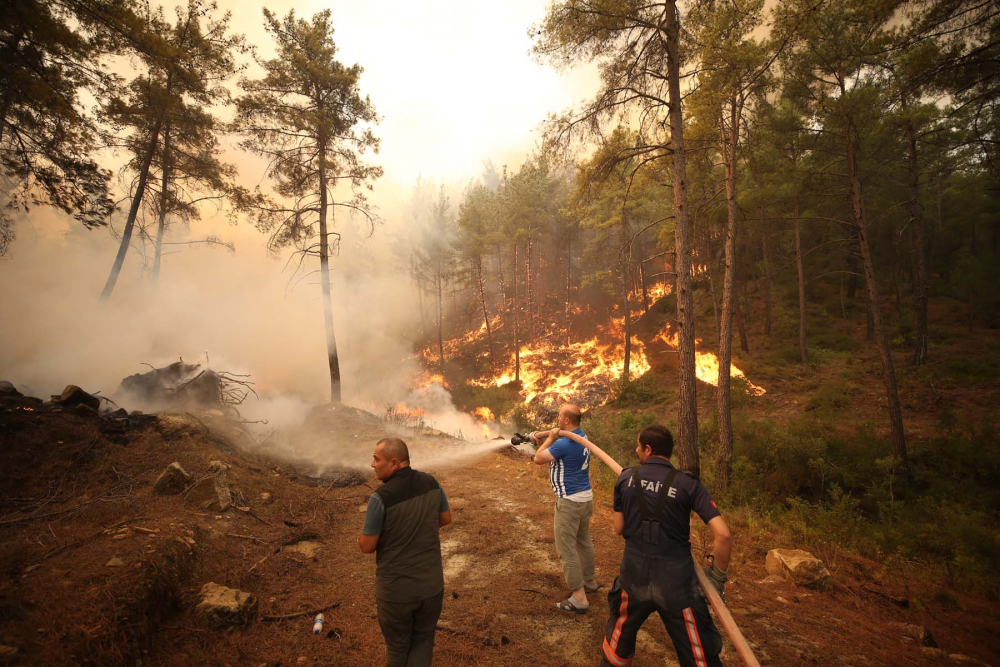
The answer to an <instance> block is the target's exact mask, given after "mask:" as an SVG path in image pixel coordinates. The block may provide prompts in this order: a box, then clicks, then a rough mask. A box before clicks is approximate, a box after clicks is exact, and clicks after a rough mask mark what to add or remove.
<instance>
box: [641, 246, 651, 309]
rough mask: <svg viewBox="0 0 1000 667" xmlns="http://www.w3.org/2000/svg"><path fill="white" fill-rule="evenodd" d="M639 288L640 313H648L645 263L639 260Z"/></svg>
mask: <svg viewBox="0 0 1000 667" xmlns="http://www.w3.org/2000/svg"><path fill="white" fill-rule="evenodd" d="M639 286H640V287H641V288H642V312H643V313H648V312H649V293H648V292H647V291H646V267H645V263H644V262H643V261H642V260H641V259H640V260H639Z"/></svg>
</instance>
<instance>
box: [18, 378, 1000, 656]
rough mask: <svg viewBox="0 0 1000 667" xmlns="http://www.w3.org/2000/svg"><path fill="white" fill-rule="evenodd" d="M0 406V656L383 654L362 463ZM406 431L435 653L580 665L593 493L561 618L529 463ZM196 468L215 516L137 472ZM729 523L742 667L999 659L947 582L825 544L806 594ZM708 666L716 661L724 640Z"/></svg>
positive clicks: (221, 429) (199, 419)
mask: <svg viewBox="0 0 1000 667" xmlns="http://www.w3.org/2000/svg"><path fill="white" fill-rule="evenodd" d="M0 407H2V409H0V482H2V486H0V511H2V516H0V563H2V564H3V565H2V570H0V645H3V646H6V647H11V648H14V649H16V650H17V654H16V655H15V656H14V657H12V658H10V659H9V661H8V664H15V665H63V664H93V665H114V664H121V665H125V664H127V665H143V666H144V667H145V666H157V667H159V666H163V667H166V666H177V667H180V666H182V665H233V666H236V665H253V666H256V665H267V666H269V667H273V666H275V665H285V666H286V667H287V666H290V665H302V664H305V665H313V664H334V665H376V664H380V663H381V662H382V660H383V659H384V655H385V653H384V646H383V643H382V638H381V635H380V633H379V628H378V623H377V621H376V618H375V600H374V594H373V590H374V573H375V563H374V557H373V556H366V555H363V554H361V553H360V552H359V550H358V546H357V535H358V534H359V529H360V526H361V524H362V522H363V514H362V513H363V511H364V508H365V504H366V502H367V499H368V496H369V494H370V493H371V490H372V489H373V488H375V487H376V485H377V484H378V482H377V481H376V480H375V479H374V477H373V476H372V475H371V474H367V475H366V482H365V483H364V484H361V485H356V486H345V487H339V486H335V485H334V484H332V483H331V484H326V483H324V482H323V481H322V480H320V481H319V482H317V480H315V479H311V478H308V477H306V476H304V475H303V474H301V473H300V472H298V471H296V470H295V468H294V467H293V466H289V465H288V464H281V463H277V462H275V461H273V460H269V459H268V458H265V457H264V456H262V455H261V454H260V453H259V452H256V453H254V452H252V451H250V450H249V448H248V447H247V446H246V445H247V441H246V439H245V438H242V437H241V436H240V429H238V428H237V427H236V426H235V425H233V424H227V423H225V422H223V421H219V420H215V421H212V420H210V419H208V418H205V417H204V416H203V415H195V414H162V415H159V416H156V417H148V418H144V419H131V420H124V421H121V420H118V421H115V420H108V419H100V418H97V417H96V416H85V415H81V414H78V413H77V412H74V411H57V410H55V409H53V408H51V407H49V406H47V405H45V404H41V403H40V402H38V401H32V400H30V399H26V398H19V397H17V398H14V397H9V398H5V399H3V402H2V404H0ZM328 424H330V425H332V426H331V427H332V428H335V429H336V430H338V431H339V432H340V433H341V435H345V434H347V435H350V436H351V439H352V440H355V439H356V440H355V442H357V443H358V444H357V445H355V447H356V448H360V449H362V450H366V451H364V452H362V453H363V455H364V457H365V458H367V456H368V452H367V448H368V447H371V446H372V445H373V443H374V441H375V439H374V437H373V436H375V435H376V433H377V432H378V431H379V427H378V425H377V423H376V422H374V421H373V420H372V419H369V418H368V416H365V415H364V413H359V412H357V411H351V410H344V411H342V412H338V413H337V414H336V415H335V416H331V417H330V420H329V421H328ZM388 430H390V428H389V427H386V429H385V431H383V432H386V431H388ZM397 431H398V429H397ZM345 437H346V435H345ZM362 443H363V444H362ZM411 444H412V445H413V447H412V449H411V459H412V461H413V465H414V467H416V468H418V469H425V470H427V471H428V472H432V473H434V474H435V475H436V476H437V477H438V479H439V480H440V481H441V483H442V485H443V486H444V488H445V489H446V491H447V493H448V496H449V498H450V501H451V505H452V510H453V515H454V522H453V524H452V525H450V526H448V527H446V528H444V529H443V530H442V533H441V540H442V552H443V555H444V567H445V603H444V612H443V615H442V618H441V622H440V625H439V630H438V633H437V645H436V649H435V664H436V665H441V666H458V665H526V664H535V665H552V666H567V665H595V664H597V661H598V649H599V646H600V641H601V637H602V633H603V628H604V624H605V623H606V621H607V618H608V611H607V606H606V601H605V599H606V598H605V594H606V592H607V589H608V587H609V585H610V584H611V582H612V581H613V579H614V577H615V575H616V573H617V566H618V561H619V559H620V557H621V552H622V546H623V545H622V542H621V540H620V538H618V537H617V536H615V535H614V533H613V531H612V529H611V509H610V507H609V506H608V504H607V502H606V501H601V502H598V503H597V507H596V509H595V515H594V519H593V531H592V532H593V535H594V541H595V547H596V553H597V563H598V574H597V577H598V581H599V582H600V583H601V584H602V585H603V588H602V590H601V591H600V592H599V593H598V594H597V595H592V596H591V604H592V606H591V609H590V611H589V613H587V614H585V615H569V614H566V613H564V612H560V611H558V610H556V609H555V607H554V603H555V602H556V601H558V600H560V599H562V598H564V597H565V596H566V590H565V589H564V585H563V583H562V577H561V570H560V567H559V564H558V560H557V558H556V554H555V548H554V544H553V537H552V508H553V498H552V492H551V489H550V488H549V486H548V482H547V476H546V474H545V470H544V469H543V468H541V467H539V466H535V465H533V464H532V463H531V462H530V461H529V460H528V459H527V458H525V457H523V456H521V455H519V454H516V453H513V452H506V451H501V452H497V453H490V454H484V455H482V456H480V457H477V458H475V459H472V460H468V461H467V462H466V463H465V464H464V465H462V466H461V467H453V468H449V469H446V468H444V467H443V466H442V467H439V468H438V469H427V468H426V467H424V466H421V458H425V460H426V458H427V457H428V456H433V455H435V454H437V453H439V450H441V449H448V448H452V449H454V450H460V449H461V448H462V447H465V446H467V444H466V443H462V442H459V441H451V440H450V439H448V438H445V437H442V436H435V437H433V438H429V437H423V436H420V435H416V436H415V437H414V442H412V443H411ZM212 460H221V461H224V462H225V463H226V464H228V465H229V466H231V468H230V469H229V470H228V471H227V473H226V476H227V479H228V481H229V484H230V486H231V488H232V491H233V497H234V507H232V508H230V509H229V510H227V511H225V512H222V513H218V514H216V513H212V512H207V511H203V510H200V509H193V508H192V507H191V506H190V505H188V504H187V503H186V502H185V501H184V500H183V499H181V497H179V496H157V495H153V493H152V484H153V481H154V480H155V479H156V477H157V476H158V475H159V474H160V472H161V471H162V470H163V469H164V468H165V467H166V466H167V465H169V464H170V463H171V462H174V461H177V462H179V463H180V464H181V465H182V467H184V469H185V470H187V471H188V472H189V473H192V474H193V475H194V476H195V477H199V476H205V475H208V474H210V473H209V472H208V465H209V461H212ZM436 460H440V459H436ZM264 493H267V494H270V497H269V499H266V500H265V497H264V496H262V495H261V494H264ZM240 508H243V509H240ZM730 523H731V527H732V528H733V532H734V540H735V542H734V560H733V564H732V566H731V570H730V571H731V574H730V583H729V584H728V585H727V589H726V593H727V599H728V603H729V606H730V608H731V610H732V612H733V615H734V617H735V618H736V620H737V622H738V623H739V624H740V626H741V628H742V630H743V633H744V634H745V636H746V637H747V639H748V640H749V641H750V642H751V644H752V646H754V648H755V650H756V652H757V655H758V658H759V659H760V661H761V663H762V664H768V665H801V664H816V665H845V666H846V665H856V666H861V665H952V664H976V663H977V662H980V661H981V662H984V663H987V664H993V665H1000V644H998V642H997V641H996V636H997V635H998V633H1000V614H998V609H997V606H996V604H995V603H994V602H990V601H987V600H984V599H981V598H977V597H975V596H973V595H970V594H968V593H965V592H961V591H959V592H956V593H955V596H954V600H953V602H952V603H951V604H949V605H922V606H919V607H917V606H915V605H910V606H908V607H905V608H904V607H903V606H901V605H900V601H901V600H908V599H912V598H915V597H922V598H923V599H931V598H932V595H931V592H930V591H927V592H926V594H924V593H922V592H921V591H920V590H919V589H920V587H921V586H922V584H921V582H919V581H906V580H901V579H894V578H892V577H891V576H885V575H879V574H876V573H877V572H879V571H880V569H879V568H878V567H877V564H876V563H874V562H872V561H868V560H866V559H863V558H859V557H853V556H848V555H845V554H842V553H841V554H838V555H837V557H836V558H834V559H832V560H829V561H828V562H827V565H828V567H829V568H830V570H831V572H832V575H833V579H834V581H835V582H836V584H835V585H834V586H833V587H832V589H831V590H829V591H828V592H822V593H820V592H815V591H809V590H805V589H798V588H796V587H794V585H792V584H790V583H787V582H778V583H771V582H765V578H766V573H765V571H764V557H765V555H766V553H767V551H768V550H769V549H771V548H775V547H785V548H795V547H796V545H794V544H783V543H779V542H778V541H777V539H776V538H774V537H772V536H769V535H768V534H767V533H766V532H762V531H761V530H759V529H757V528H755V527H753V526H748V525H746V524H745V523H744V522H742V521H741V519H740V517H738V516H734V517H731V519H730ZM692 533H693V535H692V543H693V545H694V548H695V551H696V552H698V551H700V549H701V545H702V544H703V543H705V541H707V537H706V535H705V533H704V528H703V526H700V525H696V524H693V525H692ZM114 559H118V560H114ZM207 582H216V583H219V584H222V585H225V586H228V587H231V588H236V589H240V590H243V591H246V592H248V593H251V594H253V595H254V596H256V598H257V600H258V601H259V612H258V617H257V619H256V620H254V621H252V622H250V623H248V624H246V625H244V626H238V627H234V628H230V629H225V630H217V629H213V628H212V627H210V626H209V625H207V624H206V623H205V621H204V620H203V619H202V617H201V616H199V615H198V614H197V613H196V611H195V606H196V604H197V601H198V596H199V591H200V589H201V587H202V586H203V585H204V584H205V583H207ZM928 586H930V584H928ZM333 604H336V605H337V606H336V607H335V608H332V609H330V610H329V611H327V612H326V613H325V616H326V624H325V627H324V632H323V634H321V635H319V636H314V635H313V634H312V614H307V615H304V616H300V617H297V618H293V619H284V620H280V619H279V620H267V619H266V617H267V616H282V615H287V614H294V613H297V612H305V611H311V610H315V609H320V608H325V607H328V606H330V605H333ZM899 624H910V625H915V626H919V627H925V628H927V629H928V630H929V631H930V632H931V633H932V634H933V636H934V638H935V639H936V642H937V644H938V646H939V647H940V648H938V649H934V648H929V647H924V646H921V645H919V644H918V643H916V642H914V641H913V640H912V639H910V638H909V637H908V634H907V632H906V630H904V629H902V628H903V626H901V625H899ZM723 659H724V661H725V662H726V664H737V658H736V656H735V655H734V653H733V652H732V649H731V647H729V646H727V648H726V650H725V653H724V654H723ZM633 664H635V665H673V664H676V661H675V658H674V654H673V649H672V648H671V647H670V643H669V640H668V639H667V637H666V634H665V632H664V630H663V627H662V625H660V624H659V623H656V622H654V621H653V620H651V621H650V622H648V623H647V624H646V626H645V627H644V629H643V631H642V632H641V633H640V641H639V646H638V650H637V657H636V660H635V662H634V663H633Z"/></svg>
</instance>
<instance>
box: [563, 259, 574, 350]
mask: <svg viewBox="0 0 1000 667" xmlns="http://www.w3.org/2000/svg"><path fill="white" fill-rule="evenodd" d="M570 248H571V244H570V242H569V241H567V242H566V308H565V309H564V310H563V318H564V320H565V321H566V346H567V347H569V345H570V343H571V342H572V341H571V336H570V327H569V325H570V316H569V315H570V312H569V310H570V299H571V295H572V291H571V290H572V275H573V274H572V270H573V255H572V253H571V252H570Z"/></svg>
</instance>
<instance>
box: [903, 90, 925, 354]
mask: <svg viewBox="0 0 1000 667" xmlns="http://www.w3.org/2000/svg"><path fill="white" fill-rule="evenodd" d="M904 103H905V98H904ZM904 108H905V104H904ZM906 138H907V147H908V149H909V150H908V153H909V155H908V161H907V164H908V167H909V172H910V174H909V175H910V221H911V223H912V224H913V245H914V246H915V247H914V253H915V256H914V260H915V261H914V265H915V269H916V271H915V273H916V276H915V277H916V283H917V284H916V297H917V298H916V299H915V300H914V301H915V303H914V305H915V307H916V311H917V313H916V315H917V336H916V343H915V345H914V348H913V365H914V366H920V365H921V364H924V363H926V362H927V242H926V241H925V240H924V209H923V207H922V206H921V205H920V172H919V169H918V167H919V165H918V164H917V133H916V130H915V129H914V127H913V122H912V121H911V122H908V123H907V124H906Z"/></svg>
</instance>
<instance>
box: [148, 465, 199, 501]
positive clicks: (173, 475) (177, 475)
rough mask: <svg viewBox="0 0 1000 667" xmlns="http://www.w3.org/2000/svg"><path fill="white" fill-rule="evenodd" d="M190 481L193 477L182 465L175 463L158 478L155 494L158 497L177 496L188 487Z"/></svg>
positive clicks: (154, 487)
mask: <svg viewBox="0 0 1000 667" xmlns="http://www.w3.org/2000/svg"><path fill="white" fill-rule="evenodd" d="M190 479H191V475H189V474H187V473H186V472H185V471H184V468H182V467H181V464H180V463H177V462H176V461H174V462H173V463H171V464H170V465H168V466H167V467H166V469H165V470H164V471H163V472H162V473H160V476H159V477H157V478H156V482H155V483H154V484H153V493H154V494H155V495H158V496H175V495H177V494H178V493H180V492H181V491H183V490H184V489H185V488H186V487H187V485H188V481H189V480H190Z"/></svg>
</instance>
